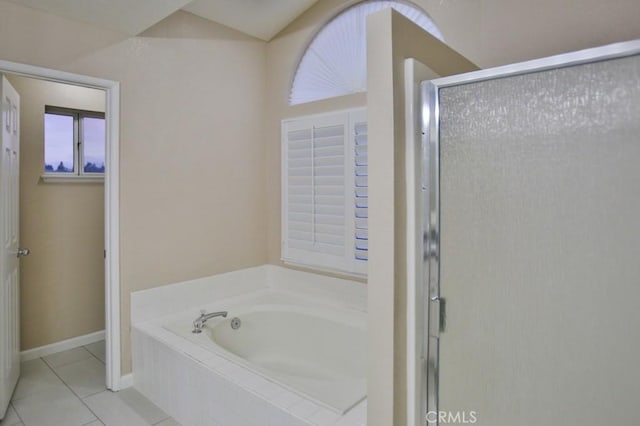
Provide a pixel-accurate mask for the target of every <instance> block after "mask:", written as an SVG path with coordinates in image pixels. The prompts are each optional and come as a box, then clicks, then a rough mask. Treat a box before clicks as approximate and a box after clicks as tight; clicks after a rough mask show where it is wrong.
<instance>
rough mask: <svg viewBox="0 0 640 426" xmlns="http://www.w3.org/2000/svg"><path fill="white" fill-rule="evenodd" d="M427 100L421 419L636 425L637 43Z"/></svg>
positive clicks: (454, 84) (490, 77)
mask: <svg viewBox="0 0 640 426" xmlns="http://www.w3.org/2000/svg"><path fill="white" fill-rule="evenodd" d="M422 90H423V126H424V135H425V136H424V145H425V148H426V149H425V156H424V160H425V161H424V165H425V171H424V172H425V176H426V177H427V178H426V182H425V186H426V194H427V196H426V200H425V203H426V209H425V211H426V213H425V223H426V229H425V241H426V244H425V252H426V255H425V272H426V273H425V276H426V277H427V282H426V283H425V285H426V286H427V288H428V301H426V302H425V304H426V306H425V311H426V312H427V313H428V314H427V317H428V330H429V332H428V339H426V340H427V341H426V342H425V343H427V345H426V348H425V352H426V357H427V371H428V374H427V377H428V380H427V407H426V409H427V410H428V413H427V416H426V424H429V425H433V424H438V423H439V424H463V423H467V424H472V423H473V424H478V425H488V426H514V425H517V426H521V425H522V426H523V425H533V424H541V425H544V424H546V425H563V426H572V425H575V426H578V425H580V426H585V425H632V424H640V406H639V403H640V365H639V362H640V41H633V42H627V43H619V44H615V45H610V46H605V47H602V48H597V49H589V50H585V51H580V52H575V53H571V54H565V55H559V56H556V57H552V58H548V59H543V60H536V61H531V62H527V63H523V64H518V65H513V66H507V67H500V68H496V69H493V70H484V71H478V72H474V73H469V74H463V75H460V76H455V77H448V78H441V79H437V80H433V81H430V82H424V83H423V85H422Z"/></svg>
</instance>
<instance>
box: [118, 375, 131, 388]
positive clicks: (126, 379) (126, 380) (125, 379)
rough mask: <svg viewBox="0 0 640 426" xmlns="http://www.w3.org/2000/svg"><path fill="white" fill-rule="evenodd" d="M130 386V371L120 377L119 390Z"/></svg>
mask: <svg viewBox="0 0 640 426" xmlns="http://www.w3.org/2000/svg"><path fill="white" fill-rule="evenodd" d="M131 386H133V374H132V373H129V374H125V375H124V376H122V377H120V390H122V389H126V388H130V387H131Z"/></svg>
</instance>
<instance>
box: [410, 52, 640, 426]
mask: <svg viewBox="0 0 640 426" xmlns="http://www.w3.org/2000/svg"><path fill="white" fill-rule="evenodd" d="M638 54H640V40H633V41H628V42H622V43H615V44H610V45H606V46H602V47H596V48H592V49H585V50H580V51H577V52H571V53H566V54H561V55H555V56H550V57H548V58H542V59H535V60H532V61H526V62H521V63H517V64H512V65H505V66H501V67H496V68H490V69H486V70H480V71H474V72H470V73H465V74H460V75H455V76H451V77H444V78H439V79H435V80H430V81H424V82H422V84H421V92H422V93H421V95H422V135H423V136H422V145H423V159H422V160H423V176H424V179H425V180H426V181H425V182H423V187H425V188H427V191H428V196H427V197H426V198H425V199H424V200H423V206H424V209H423V212H424V217H423V223H424V229H422V234H423V239H424V247H423V250H424V277H425V282H424V283H423V285H424V286H425V290H426V291H425V292H424V294H426V295H428V297H427V299H426V300H425V303H424V306H423V309H424V312H425V313H427V315H426V316H425V318H427V321H428V324H427V327H426V329H427V330H428V331H427V336H424V340H425V343H426V348H425V352H424V353H426V355H427V359H426V363H424V364H423V365H425V368H426V369H427V371H426V374H425V376H424V377H426V378H427V384H426V388H427V403H426V409H427V412H426V413H425V421H424V424H428V425H439V422H438V420H437V418H438V416H437V415H435V417H434V416H433V413H438V411H439V405H440V404H439V387H440V384H439V371H440V347H439V346H440V333H441V332H443V331H444V328H445V301H444V299H441V297H440V103H439V91H440V89H442V88H445V87H452V86H460V85H464V84H469V83H478V82H482V81H487V80H494V79H498V78H506V77H512V76H516V75H522V74H531V73H537V72H541V71H548V70H552V69H557V68H566V67H571V66H575V65H582V64H587V63H592V62H600V61H605V60H610V59H618V58H623V57H627V56H634V55H638ZM429 413H431V415H429ZM427 417H429V419H430V420H431V419H435V421H429V420H427Z"/></svg>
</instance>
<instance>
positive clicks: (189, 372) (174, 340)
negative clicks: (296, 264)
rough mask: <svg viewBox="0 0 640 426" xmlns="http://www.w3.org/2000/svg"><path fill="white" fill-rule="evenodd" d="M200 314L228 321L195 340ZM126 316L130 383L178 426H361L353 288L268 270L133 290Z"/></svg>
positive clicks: (359, 329)
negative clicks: (129, 336)
mask: <svg viewBox="0 0 640 426" xmlns="http://www.w3.org/2000/svg"><path fill="white" fill-rule="evenodd" d="M201 309H203V310H206V311H207V312H213V311H228V316H227V318H213V319H211V320H209V321H207V323H206V325H205V327H204V328H203V332H202V333H200V334H194V333H192V332H191V331H192V329H193V324H192V323H193V320H194V319H195V318H196V317H197V316H198V315H199V312H200V310H201ZM236 317H237V318H239V319H240V320H241V326H240V328H238V329H237V330H234V329H232V328H231V327H230V322H231V320H232V319H233V318H236ZM131 318H132V323H133V327H132V343H133V379H134V386H135V387H136V389H138V390H139V391H140V392H142V393H143V394H144V395H145V396H146V397H147V398H149V399H150V400H152V401H153V402H154V403H156V404H157V405H158V406H160V407H161V408H163V409H164V410H165V411H166V412H167V413H169V414H170V415H171V416H172V417H174V418H175V419H176V420H178V421H179V422H180V423H181V424H183V425H185V426H189V425H203V424H211V425H219V426H247V425H252V426H253V425H258V424H260V425H263V424H264V425H270V426H310V425H321V426H325V425H327V426H328V425H335V426H338V425H339V426H364V425H365V424H366V406H367V402H366V378H365V368H366V363H367V362H366V342H365V340H366V337H365V335H366V286H364V285H363V284H361V283H357V282H354V281H349V280H340V279H335V278H329V277H325V276H320V275H316V274H309V273H304V272H300V271H293V270H290V269H286V268H280V267H276V266H271V265H266V266H261V267H256V268H250V269H245V270H240V271H235V272H230V273H227V274H222V275H216V276H212V277H206V278H202V279H197V280H192V281H187V282H183V283H177V284H172V285H168V286H163V287H157V288H154V289H149V290H143V291H140V292H136V293H133V294H132V299H131Z"/></svg>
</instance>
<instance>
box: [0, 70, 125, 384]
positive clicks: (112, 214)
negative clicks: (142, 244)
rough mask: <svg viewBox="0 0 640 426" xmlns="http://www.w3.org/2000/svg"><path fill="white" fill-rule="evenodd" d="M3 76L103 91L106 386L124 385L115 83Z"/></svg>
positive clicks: (55, 75) (48, 75)
mask: <svg viewBox="0 0 640 426" xmlns="http://www.w3.org/2000/svg"><path fill="white" fill-rule="evenodd" d="M0 73H7V74H14V75H18V76H22V77H30V78H34V79H38V80H45V81H51V82H58V83H64V84H69V85H72V86H80V87H85V88H90V89H98V90H103V91H104V93H105V111H104V112H105V133H106V141H105V170H104V276H105V279H104V283H105V294H104V299H105V311H104V312H105V361H106V387H107V388H108V389H111V390H113V391H117V390H119V389H121V388H122V387H123V386H126V385H128V383H124V384H123V383H122V380H121V372H120V282H119V252H120V250H119V216H118V212H119V103H120V101H119V98H120V87H119V83H118V82H116V81H111V80H105V79H100V78H95V77H89V76H84V75H79V74H72V73H67V72H63V71H57V70H53V69H48V68H42V67H35V66H31V65H26V64H19V63H14V62H9V61H2V60H0Z"/></svg>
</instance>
